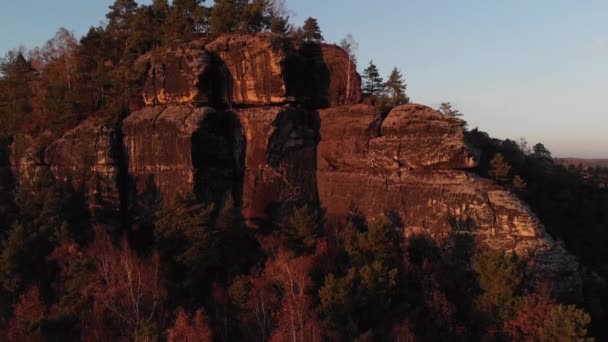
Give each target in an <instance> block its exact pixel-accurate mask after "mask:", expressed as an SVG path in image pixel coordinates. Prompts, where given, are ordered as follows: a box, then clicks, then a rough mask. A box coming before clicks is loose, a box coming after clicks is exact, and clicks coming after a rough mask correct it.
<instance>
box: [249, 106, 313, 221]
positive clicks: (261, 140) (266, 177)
mask: <svg viewBox="0 0 608 342" xmlns="http://www.w3.org/2000/svg"><path fill="white" fill-rule="evenodd" d="M238 116H239V119H240V121H241V124H242V127H243V131H244V133H245V138H246V154H245V165H244V167H245V169H244V188H243V209H244V214H245V217H247V218H248V219H250V220H252V221H259V220H264V219H267V218H268V216H272V214H273V213H276V211H277V210H278V209H279V208H280V207H281V204H288V203H293V202H302V201H304V202H316V201H317V190H316V186H317V184H316V145H317V141H318V131H319V119H318V114H317V113H316V112H311V111H308V110H306V109H303V108H301V107H292V106H284V107H267V108H249V109H242V110H239V111H238Z"/></svg>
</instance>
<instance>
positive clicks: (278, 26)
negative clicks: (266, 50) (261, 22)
mask: <svg viewBox="0 0 608 342" xmlns="http://www.w3.org/2000/svg"><path fill="white" fill-rule="evenodd" d="M268 11H269V17H270V18H269V19H268V21H269V27H268V28H269V29H270V32H272V33H278V34H287V33H288V32H289V29H290V25H289V16H288V15H287V9H286V6H285V0H272V1H269V2H268Z"/></svg>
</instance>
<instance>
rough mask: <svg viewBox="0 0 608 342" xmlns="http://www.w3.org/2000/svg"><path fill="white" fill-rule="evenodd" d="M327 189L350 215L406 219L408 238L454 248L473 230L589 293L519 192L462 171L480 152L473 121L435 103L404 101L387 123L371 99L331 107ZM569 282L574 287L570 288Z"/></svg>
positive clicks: (573, 291) (321, 150) (324, 143)
mask: <svg viewBox="0 0 608 342" xmlns="http://www.w3.org/2000/svg"><path fill="white" fill-rule="evenodd" d="M320 116H321V142H320V143H319V146H318V150H317V151H318V153H317V154H318V165H319V167H318V171H317V189H318V192H319V198H320V201H321V203H322V204H323V206H324V207H326V208H327V212H328V214H329V215H330V216H333V217H338V218H339V217H344V216H346V215H348V213H349V212H350V211H352V210H353V209H354V210H357V212H360V213H363V214H364V215H366V216H368V217H376V216H379V215H382V214H391V215H393V216H396V217H398V218H399V219H400V220H401V221H402V223H403V225H404V228H405V231H404V233H405V234H406V235H411V234H425V235H427V236H430V237H432V238H433V239H434V240H435V241H438V242H439V243H441V244H445V245H446V246H449V245H450V244H451V243H452V242H453V241H454V236H465V237H467V238H468V239H470V240H472V241H473V242H475V245H477V246H479V247H482V248H490V249H499V250H504V251H513V252H515V253H517V254H518V255H520V256H523V257H525V258H526V259H527V260H530V265H531V267H532V265H533V267H535V270H536V271H537V272H539V274H544V276H546V277H554V276H556V275H559V277H561V278H563V279H569V282H565V283H561V285H564V288H563V289H560V291H561V292H562V293H568V294H570V295H573V296H576V295H578V294H579V292H580V288H581V279H580V274H579V265H578V262H577V261H576V259H575V258H574V257H572V256H571V255H570V254H568V253H567V251H566V250H565V249H564V248H563V247H562V246H561V245H560V244H558V243H556V242H555V241H554V240H553V239H551V238H550V237H549V236H548V235H547V234H546V232H545V229H544V227H543V226H542V224H541V223H540V222H539V221H538V219H537V218H536V217H535V216H534V214H533V213H532V212H531V211H530V209H529V208H528V207H527V206H526V205H524V203H523V202H521V200H519V199H518V198H517V197H516V196H515V195H514V194H512V193H510V192H509V191H507V190H506V189H504V188H503V187H501V186H499V185H497V184H496V183H494V182H492V181H490V180H487V179H481V178H479V177H478V176H475V175H473V174H471V173H468V172H466V171H463V170H462V169H466V168H471V167H474V166H475V164H476V156H475V155H474V154H473V153H472V151H470V150H469V149H468V148H467V146H466V145H465V144H464V142H463V122H462V121H461V120H458V119H453V118H447V117H445V116H443V115H441V114H440V113H439V112H437V111H435V110H432V109H430V108H428V107H425V106H421V105H417V104H409V105H403V106H399V107H396V108H395V109H393V110H392V111H391V112H390V113H389V114H388V116H387V117H386V118H385V119H384V120H382V119H381V117H380V115H379V113H378V111H377V110H375V109H374V108H372V107H369V106H365V105H357V106H345V107H337V108H330V109H327V110H322V111H321V114H320ZM565 284H567V285H565Z"/></svg>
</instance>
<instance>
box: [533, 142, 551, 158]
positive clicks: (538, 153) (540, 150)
mask: <svg viewBox="0 0 608 342" xmlns="http://www.w3.org/2000/svg"><path fill="white" fill-rule="evenodd" d="M532 157H534V158H536V159H538V160H540V161H544V162H552V161H553V157H552V156H551V152H549V150H548V149H547V148H546V147H545V145H543V144H541V143H538V144H536V145H534V146H533V147H532Z"/></svg>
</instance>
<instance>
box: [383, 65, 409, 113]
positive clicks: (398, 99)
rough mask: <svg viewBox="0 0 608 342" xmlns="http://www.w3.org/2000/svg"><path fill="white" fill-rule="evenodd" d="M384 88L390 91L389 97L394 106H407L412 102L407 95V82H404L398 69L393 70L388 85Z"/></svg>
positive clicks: (385, 84)
mask: <svg viewBox="0 0 608 342" xmlns="http://www.w3.org/2000/svg"><path fill="white" fill-rule="evenodd" d="M384 87H385V89H386V90H388V92H389V95H390V97H391V104H392V105H393V106H398V105H401V104H406V103H409V102H410V99H409V97H408V96H407V95H406V94H405V88H406V87H407V86H406V84H405V81H404V80H403V76H402V75H401V72H400V71H399V69H397V67H394V68H393V71H392V72H391V74H390V76H389V77H388V80H387V81H386V83H384Z"/></svg>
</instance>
